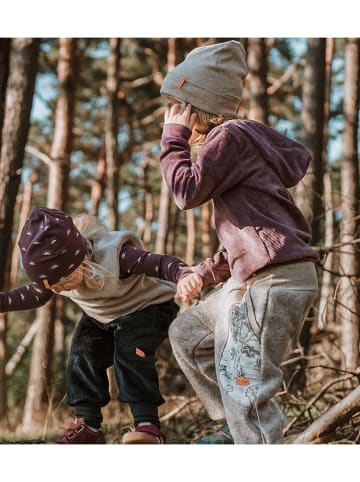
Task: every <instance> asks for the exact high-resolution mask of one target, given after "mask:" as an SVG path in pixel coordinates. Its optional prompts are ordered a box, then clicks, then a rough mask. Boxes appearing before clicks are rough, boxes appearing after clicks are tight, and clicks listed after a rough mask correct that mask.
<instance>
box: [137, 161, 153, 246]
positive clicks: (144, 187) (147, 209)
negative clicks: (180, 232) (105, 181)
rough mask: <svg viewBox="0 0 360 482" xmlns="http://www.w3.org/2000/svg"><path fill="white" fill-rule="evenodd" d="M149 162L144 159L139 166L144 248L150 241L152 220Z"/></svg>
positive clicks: (141, 229)
mask: <svg viewBox="0 0 360 482" xmlns="http://www.w3.org/2000/svg"><path fill="white" fill-rule="evenodd" d="M149 168H150V163H149V160H148V159H145V160H144V161H143V162H142V163H141V166H140V180H141V196H142V226H141V228H140V231H141V239H142V241H143V243H144V247H145V249H149V245H150V242H151V222H152V220H153V196H152V192H151V187H150V184H149V180H148V174H149Z"/></svg>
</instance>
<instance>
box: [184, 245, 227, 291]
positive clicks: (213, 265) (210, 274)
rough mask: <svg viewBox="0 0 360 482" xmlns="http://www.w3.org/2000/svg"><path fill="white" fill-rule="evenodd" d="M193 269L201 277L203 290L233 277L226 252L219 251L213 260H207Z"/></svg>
mask: <svg viewBox="0 0 360 482" xmlns="http://www.w3.org/2000/svg"><path fill="white" fill-rule="evenodd" d="M192 269H193V271H194V272H195V273H198V274H199V275H200V276H201V278H202V280H203V283H204V284H203V289H205V288H209V287H210V286H215V285H217V284H219V283H222V282H223V281H225V280H227V279H228V278H229V277H230V276H231V273H230V267H229V263H228V256H227V253H226V252H224V251H219V252H218V253H216V254H215V255H214V257H213V258H206V259H205V261H203V262H202V263H200V264H198V265H197V266H194V267H193V268H192Z"/></svg>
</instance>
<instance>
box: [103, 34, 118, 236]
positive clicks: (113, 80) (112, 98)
mask: <svg viewBox="0 0 360 482" xmlns="http://www.w3.org/2000/svg"><path fill="white" fill-rule="evenodd" d="M110 48H111V53H110V55H109V57H108V64H107V79H106V92H107V98H108V105H107V111H106V126H105V158H106V188H107V207H108V225H109V228H110V229H111V230H117V229H118V228H119V207H118V197H119V196H118V193H119V182H120V173H119V170H120V158H119V149H118V141H117V136H118V130H119V127H118V115H119V114H118V109H119V101H118V91H119V65H120V39H118V38H112V39H110Z"/></svg>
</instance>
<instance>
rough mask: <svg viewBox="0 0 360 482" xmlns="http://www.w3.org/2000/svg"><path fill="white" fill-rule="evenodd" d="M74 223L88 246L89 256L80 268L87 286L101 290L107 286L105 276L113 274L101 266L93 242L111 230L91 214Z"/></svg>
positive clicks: (79, 216)
mask: <svg viewBox="0 0 360 482" xmlns="http://www.w3.org/2000/svg"><path fill="white" fill-rule="evenodd" d="M73 222H74V225H75V226H76V228H77V229H78V230H79V232H80V234H81V235H82V236H83V238H84V239H85V241H86V244H87V251H88V255H87V256H85V258H84V260H83V262H82V263H81V265H80V266H79V269H80V270H81V272H82V274H83V279H84V283H85V286H86V287H87V288H89V289H92V290H101V289H103V287H104V285H105V275H109V274H111V275H112V273H110V272H109V271H108V270H106V269H105V268H103V267H102V266H101V265H100V263H99V260H98V259H97V258H96V254H95V253H94V250H93V245H92V242H91V241H93V240H96V239H97V238H100V237H101V236H103V235H104V234H106V233H108V232H109V229H108V228H107V227H106V226H105V224H103V223H102V222H101V221H99V219H97V218H96V217H95V216H91V215H90V214H79V215H78V216H76V217H75V218H74V219H73ZM92 259H93V260H94V261H92Z"/></svg>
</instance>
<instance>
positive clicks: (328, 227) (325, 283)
mask: <svg viewBox="0 0 360 482" xmlns="http://www.w3.org/2000/svg"><path fill="white" fill-rule="evenodd" d="M333 55H334V39H333V38H328V39H326V68H325V96H324V127H323V138H324V145H323V164H324V203H325V227H324V228H325V237H324V240H325V241H324V244H325V246H332V245H333V244H334V203H333V195H332V191H333V190H332V182H331V166H330V164H329V161H328V153H327V145H328V140H329V129H328V127H329V117H330V92H331V64H332V60H333ZM323 267H324V268H323V273H322V280H321V290H320V300H319V312H318V327H319V328H322V327H324V326H325V325H326V324H327V323H332V322H334V321H335V320H334V314H335V313H334V312H335V310H334V301H333V291H334V287H333V276H332V274H331V272H332V270H333V252H332V251H330V252H329V253H328V254H327V256H326V259H325V261H324V264H323Z"/></svg>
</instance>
